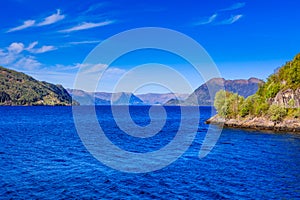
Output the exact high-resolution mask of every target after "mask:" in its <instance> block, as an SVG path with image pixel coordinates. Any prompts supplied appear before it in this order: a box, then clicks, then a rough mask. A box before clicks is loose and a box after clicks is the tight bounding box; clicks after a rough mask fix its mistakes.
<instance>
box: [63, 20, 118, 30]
mask: <svg viewBox="0 0 300 200" xmlns="http://www.w3.org/2000/svg"><path fill="white" fill-rule="evenodd" d="M114 22H115V21H104V22H99V23H91V22H83V23H82V24H79V25H77V26H74V27H72V28H69V29H65V30H61V31H60V32H64V33H68V32H73V31H81V30H86V29H91V28H96V27H100V26H106V25H109V24H113V23H114Z"/></svg>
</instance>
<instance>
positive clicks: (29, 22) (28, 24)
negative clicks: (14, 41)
mask: <svg viewBox="0 0 300 200" xmlns="http://www.w3.org/2000/svg"><path fill="white" fill-rule="evenodd" d="M34 25H35V20H26V21H24V23H23V25H21V26H17V27H15V28H11V29H9V30H8V31H7V33H9V32H14V31H19V30H23V29H26V28H29V27H32V26H34Z"/></svg>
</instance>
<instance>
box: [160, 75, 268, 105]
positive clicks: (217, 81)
mask: <svg viewBox="0 0 300 200" xmlns="http://www.w3.org/2000/svg"><path fill="white" fill-rule="evenodd" d="M263 83H264V82H263V81H262V80H260V79H257V78H250V79H248V80H245V79H239V80H225V79H224V78H213V79H210V80H209V81H207V82H206V83H204V84H202V85H201V86H200V87H198V88H197V89H196V90H195V91H194V92H193V93H192V94H191V95H190V96H189V97H188V98H187V99H186V100H185V101H183V102H182V101H180V100H179V99H177V101H176V99H175V100H174V99H171V100H170V101H168V102H167V103H166V105H178V104H181V105H212V103H213V100H214V98H215V95H216V93H217V92H218V91H219V90H221V89H225V90H227V91H230V92H234V93H238V94H239V95H241V96H244V97H248V96H250V95H252V94H254V93H255V92H256V91H257V90H258V87H259V85H260V84H263ZM223 87H224V88H223ZM209 92H211V93H209ZM210 95H211V96H210Z"/></svg>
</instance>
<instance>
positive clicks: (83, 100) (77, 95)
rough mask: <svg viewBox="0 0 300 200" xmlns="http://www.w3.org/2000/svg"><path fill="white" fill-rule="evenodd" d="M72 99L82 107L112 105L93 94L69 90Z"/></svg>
mask: <svg viewBox="0 0 300 200" xmlns="http://www.w3.org/2000/svg"><path fill="white" fill-rule="evenodd" d="M67 91H68V93H69V94H70V95H71V96H72V98H73V99H74V100H75V101H77V102H79V104H80V105H110V101H108V100H104V99H100V98H97V97H95V98H94V93H92V92H85V91H83V90H77V89H67Z"/></svg>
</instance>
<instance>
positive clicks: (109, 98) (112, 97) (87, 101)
mask: <svg viewBox="0 0 300 200" xmlns="http://www.w3.org/2000/svg"><path fill="white" fill-rule="evenodd" d="M67 91H68V92H69V94H70V95H71V96H72V97H73V99H74V100H75V101H77V102H79V104H80V105H110V104H113V105H143V104H144V102H143V101H142V100H141V99H140V98H138V97H137V96H135V95H134V94H131V93H126V92H120V93H114V94H113V93H107V92H85V91H83V90H77V89H67Z"/></svg>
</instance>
